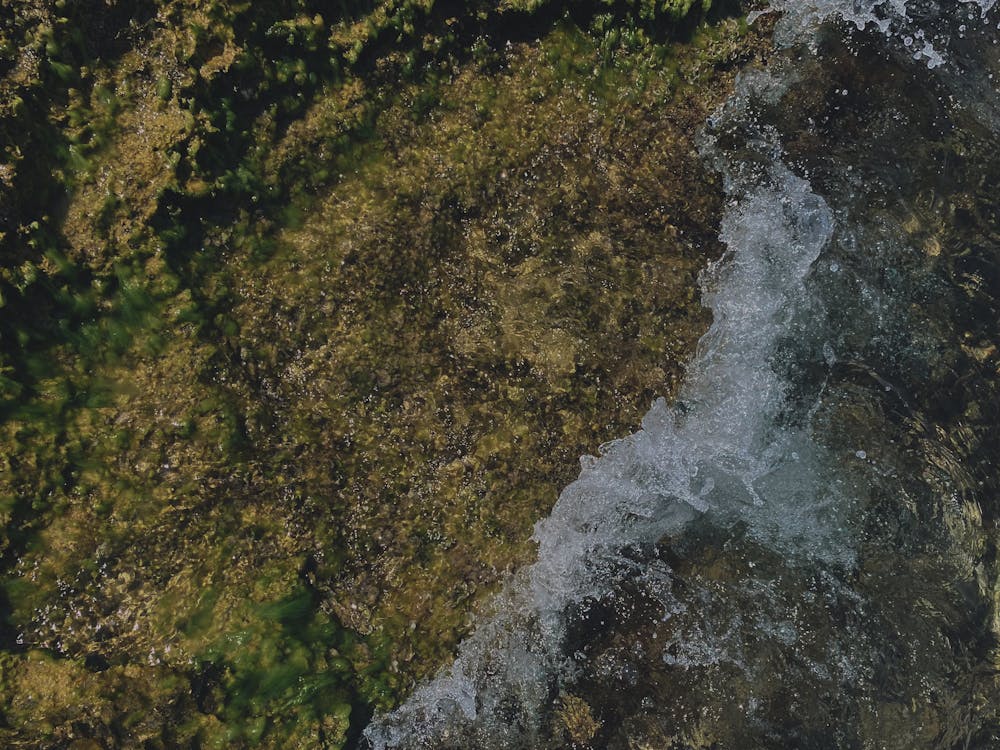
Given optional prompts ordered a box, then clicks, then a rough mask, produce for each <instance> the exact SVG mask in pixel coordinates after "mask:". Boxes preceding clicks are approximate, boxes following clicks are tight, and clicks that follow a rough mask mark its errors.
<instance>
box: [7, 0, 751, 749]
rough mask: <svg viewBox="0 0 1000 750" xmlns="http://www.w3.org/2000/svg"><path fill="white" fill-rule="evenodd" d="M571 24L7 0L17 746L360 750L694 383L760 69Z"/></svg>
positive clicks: (538, 11)
mask: <svg viewBox="0 0 1000 750" xmlns="http://www.w3.org/2000/svg"><path fill="white" fill-rule="evenodd" d="M626 6H627V7H626ZM568 11H569V6H566V7H563V6H559V5H556V4H550V3H531V4H500V5H495V6H494V5H488V4H483V5H481V6H480V5H476V6H474V7H470V8H469V9H468V12H467V13H465V14H463V15H461V16H450V15H447V14H446V13H445V12H444V10H442V9H441V8H439V7H437V6H435V5H433V4H431V3H410V2H406V3H374V4H371V6H370V7H366V8H365V9H364V10H362V9H360V8H359V9H356V10H354V11H352V12H350V13H346V12H345V14H344V15H343V16H342V17H337V18H334V17H332V16H328V15H324V14H325V13H327V11H325V10H324V9H321V8H313V7H311V5H310V4H308V3H282V2H275V3H270V2H269V3H264V4H250V3H237V4H216V3H197V2H164V3H159V4H155V5H151V6H150V7H149V8H148V9H146V10H145V11H143V14H142V15H135V14H133V13H132V11H131V10H130V9H128V8H126V7H125V6H124V5H123V4H121V3H109V4H107V5H106V7H105V6H102V9H101V10H94V9H93V8H91V7H90V6H89V5H86V4H84V3H74V2H70V1H69V0H67V2H65V3H56V4H48V3H40V2H39V3H33V2H25V3H21V4H18V5H17V8H16V10H14V11H9V10H8V9H7V8H5V9H3V10H2V11H0V21H2V23H0V29H2V37H0V76H2V79H0V91H2V94H3V96H2V97H0V102H2V104H0V107H2V110H0V127H2V129H3V130H2V132H3V135H4V141H3V142H4V145H3V153H2V154H0V198H2V201H3V202H2V205H3V206H4V209H3V211H4V212H5V213H4V215H3V219H4V223H3V226H2V227H0V231H2V232H3V234H2V237H0V245H2V249H3V256H2V262H0V300H2V303H0V519H2V521H3V532H2V535H0V555H2V558H0V559H2V563H3V566H4V579H5V580H4V586H3V594H2V596H0V611H2V612H3V615H4V621H3V625H2V628H0V638H2V643H0V646H2V650H0V670H2V671H0V706H2V707H3V722H2V724H0V739H2V742H3V744H5V746H10V747H33V746H37V745H38V743H39V741H40V742H41V743H42V744H45V745H52V746H67V747H112V746H132V745H138V744H143V745H144V746H148V747H342V746H344V745H345V744H349V743H351V742H352V741H353V740H355V739H356V738H357V736H358V734H359V732H360V731H361V729H362V728H363V726H364V725H365V723H366V722H367V721H368V719H369V717H370V715H371V713H372V711H373V710H375V709H378V708H387V707H389V706H392V705H394V704H395V703H396V702H398V701H399V700H400V699H401V698H402V697H403V696H404V695H405V694H406V693H407V692H408V691H409V690H410V689H411V687H412V685H413V684H414V682H415V681H416V680H417V679H420V678H421V677H423V676H426V675H427V674H429V673H431V672H433V671H434V670H435V669H437V668H438V666H439V665H440V664H441V663H443V661H444V660H446V659H447V657H448V655H449V654H450V652H451V650H452V649H453V647H454V646H455V644H456V643H457V641H458V639H459V638H460V637H461V636H462V635H463V634H464V633H466V632H467V630H468V627H469V622H470V618H471V616H472V613H473V612H474V610H475V607H476V605H477V603H478V602H480V601H482V599H483V598H484V597H485V596H487V595H488V594H489V593H490V592H492V591H494V590H495V589H496V587H497V586H498V585H499V584H500V583H501V582H502V581H503V579H504V577H505V576H507V575H509V573H510V572H511V571H512V570H513V569H514V568H515V567H516V566H518V565H520V564H523V563H525V562H527V561H529V560H530V559H531V556H532V553H533V549H532V545H531V544H530V542H529V541H528V538H529V535H530V532H531V527H532V524H533V523H534V522H535V521H536V520H538V518H540V517H542V516H544V514H545V513H546V512H548V510H549V508H550V507H551V505H552V503H553V502H554V501H555V498H556V496H557V493H558V491H559V489H560V488H561V487H562V486H564V485H565V484H566V483H567V482H568V481H570V480H571V479H572V478H573V476H574V474H575V472H576V462H577V458H578V456H579V455H581V454H583V453H592V452H594V451H595V450H596V448H597V446H598V445H600V444H601V443H603V442H605V441H606V440H608V439H611V438H614V437H617V436H620V435H622V434H623V433H625V432H627V431H629V430H631V429H634V427H635V425H636V424H637V422H638V420H639V418H640V416H641V414H642V413H643V412H644V411H645V409H646V408H647V407H648V405H649V402H650V401H651V400H652V399H653V398H654V397H656V396H658V395H664V394H669V393H670V392H671V391H672V389H673V388H674V386H675V385H676V383H677V382H678V380H679V378H680V377H681V374H682V363H683V362H684V360H685V359H686V357H687V356H688V354H689V352H690V351H691V349H692V347H693V345H694V342H695V341H696V339H697V337H698V336H699V335H700V333H701V332H702V331H703V330H704V328H705V326H706V324H707V320H706V316H705V313H704V311H702V310H701V309H700V307H699V305H698V301H697V294H696V283H695V282H696V276H697V274H698V272H699V270H700V269H701V268H702V267H703V265H704V264H705V262H706V261H707V260H708V259H709V258H711V257H713V256H714V255H716V254H717V253H718V252H719V251H720V248H719V247H718V246H717V240H716V239H715V238H716V236H717V231H716V229H717V228H716V226H715V222H716V218H717V216H718V212H719V207H720V200H721V199H720V195H719V190H718V186H717V185H716V184H715V183H714V181H713V178H712V177H711V175H709V174H708V173H707V171H706V169H705V167H704V166H703V165H702V164H701V163H700V161H699V159H698V157H697V156H696V155H695V152H694V144H693V134H694V133H695V132H696V131H697V129H698V128H699V127H700V125H701V123H702V122H703V121H704V118H705V117H706V116H707V113H708V112H709V111H710V109H711V108H712V107H713V106H714V105H715V104H716V103H717V102H718V101H720V100H721V98H722V97H723V96H724V94H725V93H726V89H727V85H728V83H729V80H730V79H731V76H732V70H733V69H734V68H735V67H736V66H738V65H740V64H742V63H743V62H746V61H747V60H749V59H752V58H753V56H754V55H755V54H756V53H757V51H759V50H761V49H763V47H764V44H763V43H762V41H761V38H762V37H761V36H760V35H759V34H758V33H756V32H755V33H750V32H749V31H748V30H747V28H746V27H745V25H744V24H742V23H741V22H738V21H736V20H733V19H728V20H721V19H720V18H714V19H712V20H713V24H712V25H707V26H704V25H703V26H699V24H700V23H701V21H702V20H703V14H702V12H701V10H700V9H698V8H695V9H694V10H693V11H690V12H689V9H688V8H687V7H686V5H684V7H681V6H675V4H670V3H667V4H648V5H647V4H642V5H641V7H640V6H633V5H630V4H624V5H623V6H622V8H618V6H615V7H611V6H604V5H602V4H598V5H597V6H595V7H594V8H590V9H585V10H584V11H581V12H580V13H579V14H578V15H577V14H576V12H575V11H574V13H569V12H568ZM88 14H89V15H88ZM505 19H506V20H505ZM521 21H525V22H527V25H526V26H523V27H522V26H519V23H520V22H521ZM514 26H518V28H527V29H530V32H524V31H522V32H518V33H516V34H515V33H514V32H513V31H512V28H513V27H514ZM681 31H683V32H684V33H683V34H682V33H681ZM564 703H565V708H566V721H567V731H569V732H570V733H571V734H572V733H573V732H575V733H576V734H577V735H579V736H580V737H582V736H584V735H585V734H586V733H587V732H590V731H594V732H596V731H597V729H596V726H597V725H596V723H595V722H596V720H594V719H593V718H592V717H591V718H589V719H588V716H587V713H586V710H585V709H586V707H585V706H580V705H577V704H576V703H574V702H573V699H572V697H567V699H566V701H565V702H564Z"/></svg>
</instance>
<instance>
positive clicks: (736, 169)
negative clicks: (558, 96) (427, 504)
mask: <svg viewBox="0 0 1000 750" xmlns="http://www.w3.org/2000/svg"><path fill="white" fill-rule="evenodd" d="M773 12H778V13H782V14H783V18H782V20H781V21H780V22H779V23H778V27H777V28H778V30H777V41H778V43H779V47H780V48H781V51H780V52H779V53H778V54H776V56H775V58H774V59H773V60H772V62H771V63H770V65H769V66H768V67H767V68H766V69H762V70H749V71H746V72H745V73H744V74H743V75H742V76H741V78H740V80H739V82H738V84H737V87H736V91H735V93H734V94H733V96H732V97H731V98H730V100H729V101H728V102H727V103H726V105H725V106H724V107H723V108H722V109H721V110H720V111H719V112H718V113H716V115H715V116H713V118H712V119H711V120H710V121H709V123H707V124H706V127H705V132H704V134H703V136H702V144H703V146H702V148H703V154H704V157H705V159H706V160H708V161H709V162H710V163H711V164H712V165H713V167H714V168H715V169H718V170H719V171H720V172H721V173H722V174H723V176H724V178H725V183H726V190H727V193H728V195H729V198H730V201H729V204H728V208H727V213H726V216H725V218H724V221H723V229H722V239H723V240H724V241H725V243H726V245H727V247H728V248H729V251H728V253H727V255H726V257H724V258H723V259H722V260H721V261H720V262H719V263H718V264H717V265H716V266H715V267H713V268H710V269H709V270H708V271H707V272H706V273H705V276H704V280H703V284H704V289H703V294H704V300H705V304H706V305H708V306H709V307H710V308H711V309H712V311H713V314H714V321H715V322H714V324H713V326H712V329H711V330H710V331H709V333H708V334H707V335H706V336H705V337H704V339H703V340H702V342H701V345H700V347H699V351H698V353H697V355H696V357H695V359H694V361H693V362H692V364H691V366H690V369H689V372H688V376H687V380H686V383H685V385H684V387H683V388H682V390H681V394H680V396H679V399H678V401H677V402H676V403H674V404H669V405H668V404H665V403H662V402H661V403H657V404H655V405H654V406H653V408H652V409H651V410H650V412H649V414H648V415H647V416H646V418H645V420H644V423H643V429H642V430H641V431H640V432H638V433H636V434H634V435H632V436H629V437H627V438H625V439H623V440H621V441H617V442H616V443H614V444H611V445H608V446H605V448H604V450H603V451H602V455H601V456H600V457H599V458H585V459H584V460H583V461H582V464H583V469H582V473H581V476H580V479H579V480H578V481H577V482H576V483H574V484H573V485H571V486H570V487H568V488H567V489H566V490H565V491H564V492H563V494H562V496H561V497H560V500H559V502H558V504H557V505H556V507H555V509H554V511H553V513H552V515H551V517H550V518H548V519H546V520H545V521H543V522H541V523H540V524H538V526H537V528H536V533H535V539H536V541H537V543H538V548H539V552H538V560H537V562H536V563H535V564H534V565H533V566H531V567H530V568H529V569H527V570H525V571H522V572H521V573H520V574H519V576H518V577H517V578H516V579H515V580H514V581H512V582H511V584H510V586H509V587H508V589H507V591H506V592H505V593H504V594H503V595H501V596H500V597H499V598H498V600H497V601H496V602H495V603H494V605H493V606H494V610H493V611H492V612H488V613H484V614H483V615H482V617H481V620H480V625H479V627H478V629H477V630H476V632H475V633H474V634H473V635H472V636H471V637H470V638H469V639H467V641H466V642H465V643H464V644H463V646H462V648H461V650H460V653H459V655H458V657H457V659H456V661H455V663H454V664H453V665H451V666H450V667H448V668H447V669H446V670H444V671H443V672H442V673H441V674H440V675H439V676H438V678H437V679H435V680H433V681H432V682H430V683H428V684H426V685H423V686H421V687H420V688H419V689H418V690H417V691H416V693H415V694H414V695H413V697H412V698H411V699H410V701H409V702H408V703H406V704H405V705H404V706H402V707H401V708H400V709H399V710H397V711H396V712H395V713H393V714H391V715H389V716H383V717H379V718H378V719H377V720H376V722H375V724H373V725H372V727H370V728H369V730H368V734H367V736H368V740H369V741H370V743H371V744H372V746H374V747H376V748H389V747H392V748H396V747H399V748H418V747H428V748H443V747H455V748H470V747H477V748H522V747H523V748H529V747H571V746H576V747H608V748H707V747H713V748H901V749H902V748H993V747H1000V713H998V712H1000V689H998V688H1000V684H998V672H997V664H998V660H1000V653H998V651H997V635H998V633H1000V612H998V601H1000V589H998V585H1000V567H998V560H997V554H996V552H997V541H998V539H1000V531H998V527H997V521H998V518H1000V498H998V478H1000V474H998V469H997V467H996V465H995V464H996V461H995V459H996V457H997V455H998V453H997V449H998V447H1000V446H998V444H997V436H998V435H1000V430H998V424H1000V374H998V370H1000V353H998V346H1000V330H998V325H1000V316H998V308H997V305H998V302H997V297H998V295H1000V278H998V277H1000V264H998V260H1000V147H998V146H1000V138H998V134H1000V95H998V92H997V86H998V85H1000V44H998V41H1000V31H998V26H997V24H998V22H1000V13H994V12H993V8H992V3H991V2H989V0H984V2H982V3H981V4H973V3H947V4H946V3H931V2H921V3H916V2H905V0H894V1H893V2H874V3H873V2H871V0H866V1H865V0H859V2H853V3H852V2H841V1H839V0H832V1H827V2H819V1H818V0H817V1H816V2H813V3H799V2H780V3H776V9H775V11H773Z"/></svg>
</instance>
